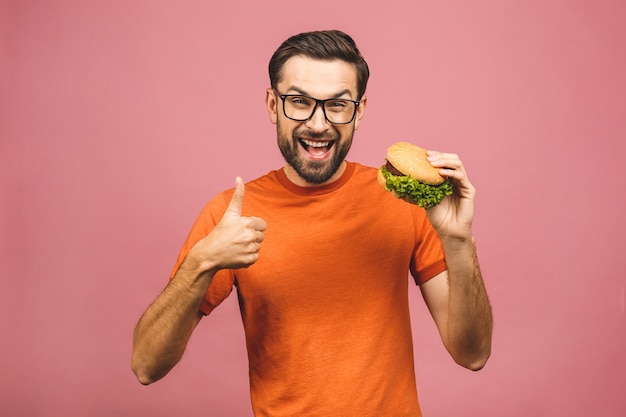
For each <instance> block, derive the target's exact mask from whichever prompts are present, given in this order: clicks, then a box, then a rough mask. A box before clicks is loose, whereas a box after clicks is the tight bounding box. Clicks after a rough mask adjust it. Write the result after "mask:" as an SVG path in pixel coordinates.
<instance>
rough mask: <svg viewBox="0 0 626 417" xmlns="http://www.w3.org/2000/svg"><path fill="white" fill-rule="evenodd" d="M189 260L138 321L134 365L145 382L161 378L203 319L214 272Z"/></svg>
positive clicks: (171, 366)
mask: <svg viewBox="0 0 626 417" xmlns="http://www.w3.org/2000/svg"><path fill="white" fill-rule="evenodd" d="M190 264H191V262H185V263H183V265H181V267H180V269H179V270H178V272H177V274H176V276H175V277H174V278H173V279H172V281H171V282H170V283H169V285H168V286H167V287H166V288H165V289H164V291H163V292H162V293H161V294H160V295H159V296H158V297H157V299H156V300H155V301H154V302H153V303H152V305H151V306H150V307H149V308H148V309H147V310H146V312H145V313H144V314H143V316H142V317H141V319H140V320H139V322H138V323H137V326H136V328H135V333H134V337H133V354H132V362H131V366H132V369H133V372H135V375H136V376H137V379H138V380H139V382H141V383H142V384H149V383H152V382H155V381H157V380H159V379H160V378H162V377H163V376H165V375H166V374H167V373H168V372H169V371H170V370H171V369H172V368H173V367H174V366H175V365H176V364H177V363H178V361H179V360H180V358H181V357H182V355H183V353H184V351H185V347H186V346H187V342H188V341H189V338H190V337H191V334H192V332H193V330H194V328H195V327H196V325H197V324H198V322H199V320H200V317H201V316H200V313H199V308H200V306H201V304H202V301H203V299H204V298H205V296H206V292H207V289H208V286H209V284H210V282H211V279H212V277H213V275H214V272H212V271H200V270H199V269H198V267H197V266H195V265H190Z"/></svg>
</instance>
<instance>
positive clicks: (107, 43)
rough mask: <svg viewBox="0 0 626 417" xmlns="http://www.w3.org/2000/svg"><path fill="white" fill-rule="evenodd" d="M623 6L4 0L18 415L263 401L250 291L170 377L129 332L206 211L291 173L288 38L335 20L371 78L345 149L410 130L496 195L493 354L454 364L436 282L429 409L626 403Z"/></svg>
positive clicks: (572, 412) (159, 412) (602, 0)
mask: <svg viewBox="0 0 626 417" xmlns="http://www.w3.org/2000/svg"><path fill="white" fill-rule="evenodd" d="M366 4H367V6H366ZM625 5H626V3H624V2H623V1H621V0H615V1H608V0H594V1H592V0H588V1H581V0H578V1H576V0H573V1H564V0H556V1H543V0H531V1H510V0H509V1H500V0H492V1H480V2H469V1H437V2H435V1H425V0H424V1H409V0H407V1H393V0H390V1H381V2H376V3H374V2H371V3H368V2H363V1H361V0H359V1H356V0H346V1H326V0H320V1H313V2H298V3H297V4H296V3H294V2H293V1H283V0H270V1H259V2H252V1H249V2H241V1H236V0H235V1H231V2H217V1H199V0H198V1H180V2H164V1H163V2H157V1H147V0H144V1H119V0H116V1H100V2H95V1H78V0H76V1H34V0H31V1H27V0H14V1H10V0H9V1H7V0H4V1H1V2H0V155H1V161H0V162H1V164H0V175H1V177H0V187H1V188H0V191H1V212H0V215H1V223H0V226H1V228H2V229H1V233H0V239H1V248H0V256H1V259H0V261H1V265H2V272H3V274H2V279H1V283H0V285H1V288H0V305H1V309H2V311H1V312H0V313H1V314H0V320H1V325H2V342H1V343H0V349H1V354H0V358H1V360H2V365H1V371H0V396H1V397H0V414H1V415H5V416H61V415H81V416H152V417H158V416H171V415H179V416H189V417H192V416H208V415H211V416H249V415H251V413H250V405H249V398H248V387H247V369H246V367H247V363H246V357H245V348H244V342H243V334H242V329H241V323H240V318H239V314H238V310H237V307H236V301H235V298H236V297H231V298H230V299H229V300H228V301H227V302H226V303H225V305H223V306H222V307H221V308H220V309H218V311H216V313H215V315H214V316H213V317H211V318H209V319H208V320H204V321H203V322H202V323H201V325H200V327H199V329H198V330H197V332H196V333H195V335H194V336H193V338H192V340H191V343H190V346H189V348H188V351H187V353H186V356H185V357H184V358H183V361H182V363H180V365H179V366H178V367H177V368H175V369H174V370H173V371H172V372H171V374H170V375H168V376H167V377H166V378H165V379H164V380H162V381H160V382H158V383H156V384H154V385H152V386H149V387H143V386H141V385H139V383H138V382H137V381H136V380H135V378H134V376H133V375H132V373H131V371H130V366H129V364H130V352H131V335H132V330H133V327H134V324H135V322H136V320H137V319H138V317H139V315H140V314H141V313H142V312H143V311H144V309H145V308H146V307H147V305H148V304H149V303H150V302H151V301H152V300H153V299H154V297H155V296H156V295H157V294H158V292H159V291H160V290H161V289H162V287H163V286H164V285H165V284H166V281H167V275H168V273H169V271H170V268H171V267H172V264H173V262H174V259H175V257H176V254H177V252H178V249H179V247H180V245H181V244H182V241H183V239H184V237H185V235H186V234H187V232H188V229H189V227H190V226H191V223H192V222H193V220H194V219H195V216H196V215H197V213H198V212H199V210H200V209H201V207H202V205H203V204H204V203H205V202H206V201H207V200H208V199H209V198H211V197H212V196H213V195H214V194H215V193H217V192H218V191H220V190H222V189H224V188H228V187H231V186H232V185H233V181H234V178H235V176H236V175H241V176H243V177H244V178H245V179H246V180H250V179H253V178H255V177H257V176H259V175H262V174H264V173H266V172H267V171H269V170H271V169H274V168H276V167H278V166H280V165H282V163H283V161H282V159H281V157H280V154H279V152H278V151H277V148H276V144H275V133H274V127H273V126H272V125H271V124H270V123H269V121H268V118H267V115H266V113H265V110H264V105H263V99H264V89H265V88H266V87H267V86H268V77H267V62H268V60H269V57H270V55H271V53H272V52H273V51H274V49H275V48H276V47H277V46H278V44H279V43H280V42H281V41H282V40H283V39H285V38H286V37H287V36H289V35H291V34H294V33H297V32H300V31H304V30H313V29H320V28H340V29H343V30H345V31H347V32H349V33H350V34H352V35H353V36H354V38H355V39H356V41H357V43H358V44H359V46H360V48H361V50H362V52H363V53H364V55H365V57H366V58H367V60H368V62H369V64H370V67H371V70H372V77H371V81H370V85H369V89H368V97H369V107H368V111H367V114H366V116H365V119H364V121H363V124H362V125H361V129H360V130H359V131H358V132H357V136H356V138H355V143H354V147H353V150H352V151H351V154H350V155H349V159H351V160H357V161H361V162H363V163H366V164H369V165H379V164H381V163H382V159H383V157H384V152H385V149H386V147H387V146H388V145H389V144H390V143H392V142H394V141H397V140H410V141H413V142H416V143H419V144H421V145H422V146H425V147H429V148H434V149H438V150H443V151H453V152H456V153H459V154H460V155H461V156H462V159H463V160H464V162H465V164H466V167H467V169H468V171H469V174H470V178H471V179H472V181H473V182H474V183H475V185H476V186H477V188H478V190H479V200H478V203H477V204H478V207H477V210H478V212H477V219H476V222H475V234H476V239H477V242H478V249H479V256H480V259H481V262H482V267H483V273H484V276H485V280H486V284H487V287H488V290H489V293H490V296H491V300H492V304H493V308H494V314H495V334H494V345H493V355H492V358H491V360H490V362H489V363H488V365H487V367H486V368H485V369H484V370H482V371H481V372H479V373H471V372H469V371H466V370H464V369H462V368H460V367H458V366H456V365H455V364H453V363H452V361H451V359H450V358H449V357H448V356H447V353H446V352H445V351H444V349H443V347H442V345H441V343H440V341H439V339H438V336H437V334H436V332H435V327H434V324H433V323H432V320H431V319H430V317H429V316H428V314H427V311H426V310H425V308H424V306H423V304H422V302H421V299H420V297H419V295H418V294H419V291H418V290H417V289H415V291H413V292H412V294H411V297H412V298H414V301H415V302H414V305H415V308H414V309H413V313H412V314H413V323H414V329H415V331H414V334H415V342H416V346H415V356H416V360H417V376H418V384H419V386H420V396H421V401H422V406H423V409H424V412H425V414H426V416H451V415H456V416H478V415H481V416H510V417H511V416H513V417H514V416H569V417H574V416H622V415H624V414H623V413H624V410H625V409H626V382H625V376H624V375H625V372H626V366H625V359H624V356H625V352H626V349H625V348H626V336H625V333H626V330H625V324H626V323H625V322H626V319H625V313H624V286H625V281H626V279H625V275H626V273H625V271H626V261H625V259H626V257H625V256H624V253H623V252H624V250H625V249H626V238H625V232H626V227H625V226H626V222H625V220H624V213H626V199H625V196H624V191H625V190H626V181H625V173H626V171H625V168H624V165H625V162H626V144H625V143H626V122H625V120H626V75H625V74H626V58H625V57H626V54H625V52H624V51H625V49H624V48H625V45H626V26H625V24H624V22H625V18H626V6H625Z"/></svg>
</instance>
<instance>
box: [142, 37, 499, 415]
mask: <svg viewBox="0 0 626 417" xmlns="http://www.w3.org/2000/svg"><path fill="white" fill-rule="evenodd" d="M269 70H270V82H271V88H268V90H267V92H266V104H267V110H268V114H269V118H270V121H271V122H272V123H274V124H276V127H277V138H278V146H279V148H280V150H281V152H282V154H283V156H284V157H285V160H286V161H287V164H286V165H285V166H284V167H283V168H282V169H279V170H276V171H272V172H270V173H268V174H267V175H265V176H262V177H260V178H258V179H256V180H254V181H251V182H249V183H247V184H246V185H245V186H244V184H243V182H242V180H241V179H240V178H237V180H236V184H235V188H234V189H233V190H229V191H226V192H223V193H221V194H220V195H218V196H217V197H215V198H214V199H213V200H212V201H211V202H209V204H207V206H206V207H205V208H204V210H203V211H202V213H201V214H200V216H199V217H198V219H197V221H196V223H195V224H194V226H193V228H192V230H191V232H190V234H189V236H188V238H187V241H186V242H185V244H184V246H183V249H182V250H181V253H180V255H179V258H178V262H177V263H176V265H175V267H174V269H173V272H172V276H171V280H170V283H169V285H168V286H167V287H166V288H165V290H164V291H163V292H162V293H161V294H160V295H159V296H158V297H157V299H156V300H155V301H154V303H153V304H152V305H151V306H150V307H149V308H148V309H147V310H146V312H145V313H144V315H143V316H142V318H141V319H140V321H139V323H138V324H137V328H136V330H135V337H134V350H133V356H132V368H133V370H134V372H135V374H136V375H137V378H138V379H139V381H140V382H141V383H142V384H149V383H152V382H154V381H156V380H158V379H160V378H162V377H163V376H164V375H165V374H167V372H168V371H169V370H170V369H172V367H173V366H175V365H176V363H177V362H178V361H179V360H180V358H181V356H182V354H183V352H184V350H185V346H186V344H187V341H188V340H189V337H190V336H191V334H192V332H193V330H194V328H195V327H196V325H197V324H198V322H199V321H200V320H201V319H202V317H204V315H207V314H209V313H210V312H211V311H212V310H213V309H214V308H215V307H217V306H218V305H219V304H220V303H221V301H223V300H224V299H225V298H226V297H227V296H228V295H229V294H230V292H231V290H232V288H233V287H236V289H237V293H238V297H239V300H240V306H241V312H242V319H243V325H244V329H245V335H246V344H247V350H248V359H249V367H250V390H251V398H252V406H253V409H254V412H255V415H257V416H331V415H333V416H334V415H336V416H359V417H364V416H376V417H380V416H419V415H421V414H420V409H419V404H418V400H417V390H416V386H415V374H414V363H413V347H412V336H411V327H410V322H409V305H408V280H407V271H410V272H411V274H412V275H413V277H414V278H415V280H416V282H417V283H418V284H419V285H420V289H421V291H422V294H423V297H424V300H425V302H426V304H427V306H428V308H429V310H430V312H431V313H432V316H433V318H434V320H435V323H436V325H437V327H438V329H439V332H440V335H441V338H442V341H443V343H444V345H445V347H446V348H447V349H448V351H449V352H450V354H451V356H452V357H453V359H454V360H455V361H456V362H458V363H459V364H460V365H462V366H464V367H467V368H469V369H473V370H478V369H481V368H482V367H483V366H484V364H485V362H486V360H487V358H488V357H489V355H490V349H491V329H492V317H491V308H490V305H489V301H488V298H487V294H486V291H485V288H484V285H483V281H482V277H481V274H480V270H479V266H478V261H477V258H476V252H475V246H474V242H473V238H472V229H471V223H472V219H473V215H474V197H475V190H474V187H473V186H472V184H471V183H470V182H469V180H468V178H467V175H466V173H465V170H464V168H463V164H462V163H461V161H460V160H459V158H458V157H457V156H456V155H453V154H447V153H439V152H430V153H429V155H430V157H429V159H430V162H431V164H432V165H433V166H435V167H438V168H440V173H441V175H443V176H445V177H447V178H449V179H450V180H451V181H452V183H453V184H454V189H455V193H454V194H453V195H452V196H450V197H447V198H445V199H444V201H443V202H442V203H441V204H439V205H438V206H436V207H433V208H431V209H429V210H428V211H425V210H423V209H421V208H419V207H417V206H414V205H411V204H408V203H406V202H404V201H402V200H399V199H396V198H393V197H392V196H391V195H390V194H389V193H388V192H386V191H384V190H383V189H382V188H381V187H380V185H379V184H378V182H377V179H376V169H375V168H370V167H365V166H362V165H360V164H357V163H353V162H348V161H346V160H345V157H346V155H347V153H348V150H349V149H350V145H351V143H352V137H353V135H354V131H355V130H356V129H358V127H359V124H360V122H361V119H362V118H363V115H364V113H365V109H366V105H367V97H366V96H365V94H364V93H365V88H366V85H367V79H368V76H369V70H368V67H367V64H366V63H365V61H364V60H363V58H362V57H361V55H360V53H359V51H358V49H357V47H356V45H355V44H354V42H353V40H352V39H351V38H350V37H349V36H348V35H346V34H344V33H342V32H339V31H324V32H310V33H303V34H299V35H296V36H293V37H292V38H290V39H288V40H287V41H285V42H284V43H283V44H282V45H281V46H280V47H279V49H278V50H277V51H276V52H275V53H274V55H273V57H272V59H271V61H270V68H269Z"/></svg>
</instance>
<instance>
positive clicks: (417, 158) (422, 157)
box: [379, 142, 444, 185]
mask: <svg viewBox="0 0 626 417" xmlns="http://www.w3.org/2000/svg"><path fill="white" fill-rule="evenodd" d="M387 161H388V162H389V163H390V164H391V165H393V166H394V168H396V169H397V170H398V171H401V172H402V173H403V174H405V175H409V176H411V177H413V178H415V179H416V180H418V181H420V182H423V183H424V184H429V185H439V184H441V183H443V182H444V178H443V177H442V176H441V175H439V171H438V169H437V168H434V167H433V166H432V165H431V164H430V162H428V159H426V149H423V148H420V147H419V146H417V145H413V144H412V143H408V142H398V143H394V144H393V145H391V146H390V147H389V148H388V149H387ZM379 181H380V180H379Z"/></svg>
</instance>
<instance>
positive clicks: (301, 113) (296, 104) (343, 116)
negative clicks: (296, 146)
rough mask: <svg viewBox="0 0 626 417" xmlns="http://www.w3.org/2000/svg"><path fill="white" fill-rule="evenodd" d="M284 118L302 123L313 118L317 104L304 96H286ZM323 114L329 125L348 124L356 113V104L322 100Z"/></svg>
mask: <svg viewBox="0 0 626 417" xmlns="http://www.w3.org/2000/svg"><path fill="white" fill-rule="evenodd" d="M283 103H284V109H285V116H287V117H288V118H290V119H293V120H299V121H304V120H308V119H310V118H311V116H313V112H314V111H315V109H316V108H317V102H316V101H315V100H314V99H312V98H310V97H306V96H286V97H285V98H284V101H283ZM323 103H324V113H325V114H326V118H327V119H328V121H329V122H330V123H337V124H345V123H350V122H351V121H352V119H353V118H354V114H355V112H356V104H355V103H354V102H353V101H350V100H340V99H332V100H324V102H323Z"/></svg>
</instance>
